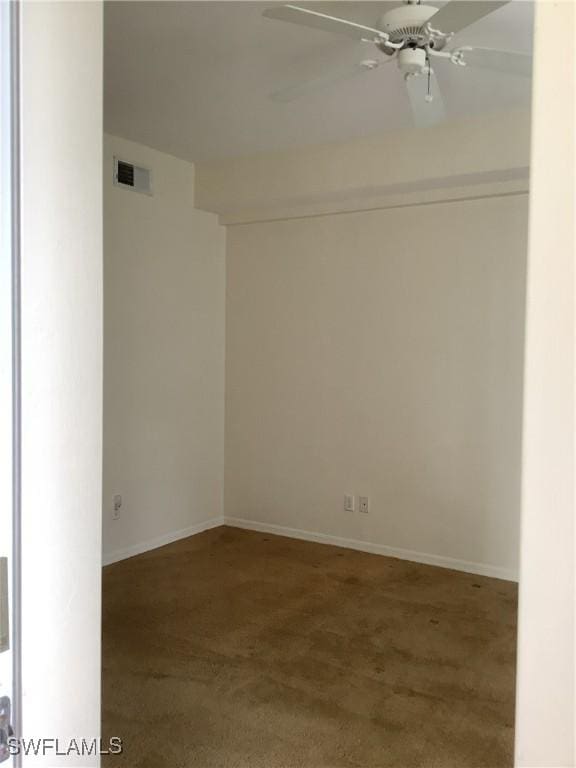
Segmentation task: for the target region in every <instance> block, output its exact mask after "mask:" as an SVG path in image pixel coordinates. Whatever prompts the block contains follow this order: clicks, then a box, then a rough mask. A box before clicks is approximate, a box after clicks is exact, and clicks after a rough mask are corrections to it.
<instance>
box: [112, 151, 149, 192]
mask: <svg viewBox="0 0 576 768" xmlns="http://www.w3.org/2000/svg"><path fill="white" fill-rule="evenodd" d="M114 184H115V185H116V186H117V187H124V189H133V190H134V191H135V192H143V193H144V194H145V195H151V194H152V185H151V179H150V171H149V170H148V168H140V167H139V166H137V165H134V164H133V163H128V162H126V161H125V160H119V159H118V158H117V157H115V158H114Z"/></svg>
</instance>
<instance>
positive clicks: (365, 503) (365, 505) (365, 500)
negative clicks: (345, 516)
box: [359, 496, 370, 515]
mask: <svg viewBox="0 0 576 768" xmlns="http://www.w3.org/2000/svg"><path fill="white" fill-rule="evenodd" d="M359 501H360V512H363V513H364V514H365V515H367V514H368V512H370V499H369V497H368V496H360V497H359Z"/></svg>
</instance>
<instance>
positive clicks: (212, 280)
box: [103, 136, 225, 561]
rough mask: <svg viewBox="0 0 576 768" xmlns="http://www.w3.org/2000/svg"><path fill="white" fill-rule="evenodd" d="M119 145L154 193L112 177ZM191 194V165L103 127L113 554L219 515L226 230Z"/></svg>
mask: <svg viewBox="0 0 576 768" xmlns="http://www.w3.org/2000/svg"><path fill="white" fill-rule="evenodd" d="M114 154H116V155H117V156H118V157H120V158H121V159H125V160H128V161H132V162H134V163H136V164H141V165H144V166H146V167H149V168H151V170H152V184H153V189H154V194H153V196H151V197H150V196H147V195H143V194H138V193H135V192H132V191H127V190H124V189H121V188H118V187H115V186H113V184H112V174H113V155H114ZM193 195H194V168H193V166H192V165H190V164H189V163H186V162H184V161H182V160H178V159H176V158H173V157H170V156H168V155H164V154H161V153H159V152H156V151H153V150H150V149H148V148H146V147H143V146H140V145H137V144H133V143H131V142H127V141H125V140H122V139H118V138H115V137H111V136H107V137H105V152H104V223H105V224H104V235H105V237H104V302H105V304H104V500H103V508H104V559H105V561H110V560H112V559H115V558H117V557H120V556H126V555H129V554H133V553H134V552H136V551H140V550H141V549H145V548H147V547H149V546H154V545H158V544H160V543H163V542H165V541H167V540H170V539H172V538H175V537H178V536H182V535H186V533H192V532H194V531H195V530H197V526H198V525H202V524H203V523H205V522H206V521H210V520H212V519H217V518H218V517H219V516H221V515H222V483H223V480H222V478H223V462H224V454H223V439H224V314H225V313H224V275H225V250H224V249H225V230H224V228H223V227H221V226H220V225H219V224H218V220H217V217H216V216H214V215H213V214H209V213H205V212H202V211H198V210H195V209H194V207H193V206H194V197H193ZM114 494H121V495H122V497H123V508H122V512H121V517H120V519H119V520H113V519H112V507H113V503H112V500H113V496H114Z"/></svg>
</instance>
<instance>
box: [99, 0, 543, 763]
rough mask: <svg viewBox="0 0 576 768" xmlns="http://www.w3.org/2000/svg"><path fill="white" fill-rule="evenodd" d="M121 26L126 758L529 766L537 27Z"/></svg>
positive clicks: (383, 10)
mask: <svg viewBox="0 0 576 768" xmlns="http://www.w3.org/2000/svg"><path fill="white" fill-rule="evenodd" d="M104 21H105V25H104V26H105V39H104V42H105V46H104V50H105V54H104V73H105V96H104V139H103V141H104V168H103V194H104V479H103V505H104V506H103V566H104V567H103V608H102V613H103V633H102V666H103V683H102V697H103V700H102V732H103V736H105V737H106V738H108V737H110V736H119V737H121V738H122V742H123V752H122V754H121V755H115V756H112V755H111V756H110V757H109V758H105V759H104V765H122V766H127V767H129V768H148V767H149V766H166V767H167V768H168V767H170V768H188V766H190V767H194V768H228V767H229V768H292V767H296V766H298V767H299V768H387V767H388V766H390V767H392V766H393V767H394V768H417V767H418V768H476V767H480V766H484V767H485V768H505V767H507V766H512V765H513V759H514V717H515V672H516V615H517V591H518V550H519V529H520V502H521V494H520V490H521V469H522V415H523V408H522V393H523V367H524V336H525V278H526V257H527V245H528V191H529V169H530V128H531V116H530V109H531V62H532V35H533V4H532V2H524V1H521V0H512V1H511V2H502V1H501V0H494V2H471V1H470V0H468V1H467V2H462V0H448V2H446V1H445V0H444V1H443V2H441V1H440V0H438V2H436V0H435V1H434V2H425V3H424V2H423V3H416V2H407V3H401V2H397V1H396V0H391V1H390V2H388V1H385V2H380V1H374V2H343V1H341V2H320V3H303V4H302V5H300V4H299V5H282V4H280V3H276V4H274V3H270V2H174V3H172V2H138V1H136V2H107V3H105V10H104Z"/></svg>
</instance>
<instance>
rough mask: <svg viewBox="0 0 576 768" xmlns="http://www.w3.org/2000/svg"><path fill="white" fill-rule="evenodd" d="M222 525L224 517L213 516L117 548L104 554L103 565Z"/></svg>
mask: <svg viewBox="0 0 576 768" xmlns="http://www.w3.org/2000/svg"><path fill="white" fill-rule="evenodd" d="M221 525H224V518H223V517H213V518H212V519H210V520H205V521H204V522H202V523H196V525H191V526H190V527H189V528H181V529H180V530H179V531H170V533H165V534H164V535H163V536H158V537H157V538H155V539H149V540H148V541H142V542H140V543H139V544H134V545H133V546H131V547H125V548H124V549H116V550H114V551H113V552H109V553H108V554H105V555H103V557H102V565H111V564H112V563H117V562H118V561H119V560H126V559H127V558H128V557H134V555H141V554H142V553H143V552H149V551H150V550H151V549H157V548H158V547H163V546H164V545H165V544H171V543H172V542H173V541H178V540H179V539H187V538H188V536H194V535H195V534H196V533H202V531H209V530H210V529H211V528H218V527H219V526H221Z"/></svg>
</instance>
